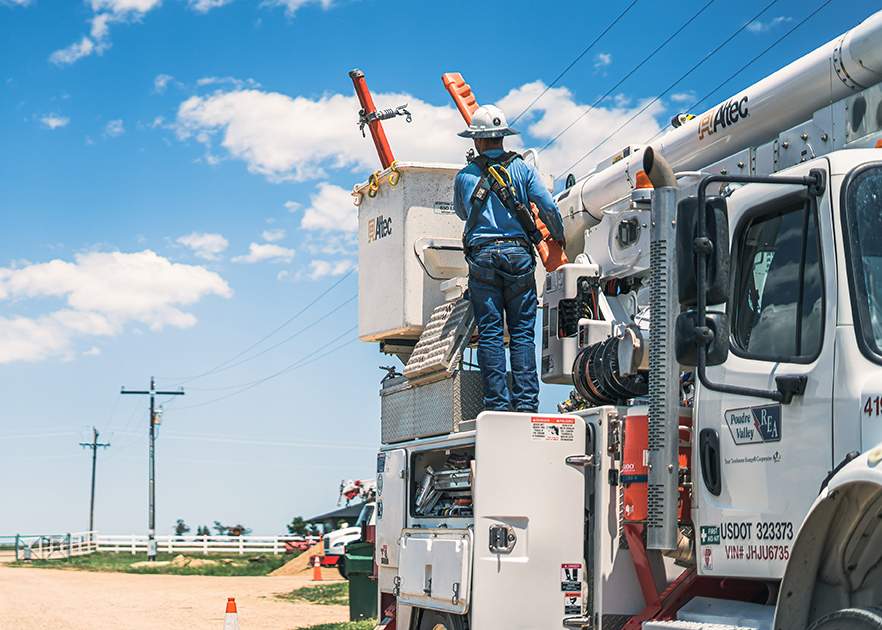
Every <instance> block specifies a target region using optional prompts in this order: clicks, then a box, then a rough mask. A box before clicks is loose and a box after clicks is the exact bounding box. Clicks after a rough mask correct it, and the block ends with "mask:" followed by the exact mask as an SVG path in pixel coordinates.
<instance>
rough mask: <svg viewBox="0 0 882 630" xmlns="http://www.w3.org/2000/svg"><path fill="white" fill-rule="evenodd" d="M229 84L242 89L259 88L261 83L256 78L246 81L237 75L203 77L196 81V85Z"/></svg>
mask: <svg viewBox="0 0 882 630" xmlns="http://www.w3.org/2000/svg"><path fill="white" fill-rule="evenodd" d="M223 84H228V85H232V86H233V87H234V88H236V89H237V90H242V89H244V88H246V87H249V88H259V87H260V83H258V82H257V81H255V80H254V79H245V80H244V81H242V80H240V79H236V78H235V77H223V78H221V77H202V78H201V79H199V80H197V81H196V87H205V86H206V85H223Z"/></svg>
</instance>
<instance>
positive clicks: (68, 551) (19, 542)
mask: <svg viewBox="0 0 882 630" xmlns="http://www.w3.org/2000/svg"><path fill="white" fill-rule="evenodd" d="M94 534H95V532H77V533H76V534H52V535H46V534H34V535H24V536H22V535H18V534H16V535H15V536H0V562H2V561H10V560H24V559H29V560H49V559H50V558H70V557H71V556H84V555H86V554H89V553H92V552H93V551H97V545H96V541H95V538H94Z"/></svg>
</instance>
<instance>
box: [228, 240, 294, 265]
mask: <svg viewBox="0 0 882 630" xmlns="http://www.w3.org/2000/svg"><path fill="white" fill-rule="evenodd" d="M249 248H250V250H251V251H250V253H248V254H247V255H245V256H236V257H235V258H233V259H232V261H233V262H234V263H246V264H252V263H256V262H260V261H261V260H272V261H273V262H291V259H292V258H294V254H295V252H294V250H293V249H288V248H287V247H282V246H281V245H272V244H269V243H268V244H266V245H260V244H259V243H251V245H250V246H249Z"/></svg>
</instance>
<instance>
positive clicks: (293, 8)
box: [263, 0, 334, 17]
mask: <svg viewBox="0 0 882 630" xmlns="http://www.w3.org/2000/svg"><path fill="white" fill-rule="evenodd" d="M333 3H334V0H265V1H264V3H263V4H265V5H268V6H276V7H285V14H286V15H288V16H289V17H291V16H293V15H294V14H295V13H296V12H297V9H299V8H300V7H302V6H304V5H307V4H320V5H321V6H322V8H323V9H330V8H331V5H333Z"/></svg>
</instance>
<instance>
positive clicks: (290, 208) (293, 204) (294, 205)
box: [285, 201, 303, 212]
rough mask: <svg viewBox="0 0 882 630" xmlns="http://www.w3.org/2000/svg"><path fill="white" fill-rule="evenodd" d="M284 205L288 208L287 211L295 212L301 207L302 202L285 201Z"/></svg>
mask: <svg viewBox="0 0 882 630" xmlns="http://www.w3.org/2000/svg"><path fill="white" fill-rule="evenodd" d="M285 207H286V208H288V212H297V211H298V210H300V208H302V207H303V204H301V203H297V202H296V201H286V202H285Z"/></svg>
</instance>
